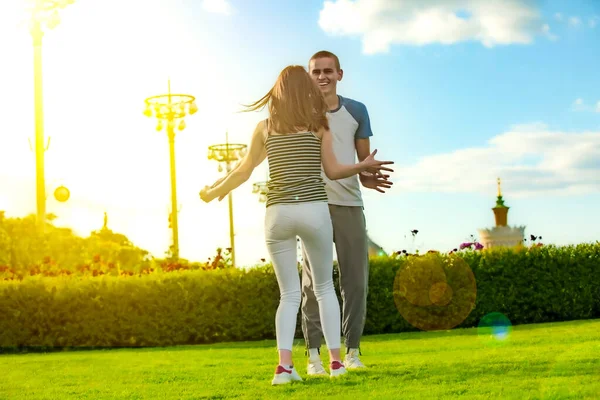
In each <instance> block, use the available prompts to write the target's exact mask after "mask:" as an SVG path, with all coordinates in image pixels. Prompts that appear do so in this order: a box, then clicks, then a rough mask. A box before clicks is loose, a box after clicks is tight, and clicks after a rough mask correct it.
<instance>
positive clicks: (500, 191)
mask: <svg viewBox="0 0 600 400" xmlns="http://www.w3.org/2000/svg"><path fill="white" fill-rule="evenodd" d="M498 197H502V190H501V189H500V178H498Z"/></svg>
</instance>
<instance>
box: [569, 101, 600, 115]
mask: <svg viewBox="0 0 600 400" xmlns="http://www.w3.org/2000/svg"><path fill="white" fill-rule="evenodd" d="M571 109H572V110H573V111H592V112H594V111H595V112H600V101H598V102H597V103H596V105H593V104H589V105H588V104H587V103H586V102H585V101H584V100H583V99H581V98H579V99H577V100H575V101H574V102H573V105H572V107H571Z"/></svg>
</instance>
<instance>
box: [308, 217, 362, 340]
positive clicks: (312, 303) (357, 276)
mask: <svg viewBox="0 0 600 400" xmlns="http://www.w3.org/2000/svg"><path fill="white" fill-rule="evenodd" d="M329 213H330V215H331V221H332V223H333V242H334V243H335V248H336V253H337V259H338V267H339V274H340V293H341V295H342V333H343V335H344V339H345V340H344V344H345V346H346V349H349V348H359V347H360V337H361V336H362V333H363V329H364V327H365V320H366V316H367V292H368V283H369V253H368V244H367V231H366V222H365V215H364V212H363V208H362V207H348V206H336V205H329ZM332 245H333V244H332ZM302 258H303V265H302V267H303V268H302V332H303V333H304V340H305V341H306V346H307V348H309V349H313V348H320V347H321V337H322V335H323V334H322V329H321V323H320V319H319V305H318V303H317V298H316V297H315V294H314V290H313V281H312V277H311V270H310V263H309V262H308V257H307V256H306V251H305V250H304V246H302Z"/></svg>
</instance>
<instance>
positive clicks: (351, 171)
mask: <svg viewBox="0 0 600 400" xmlns="http://www.w3.org/2000/svg"><path fill="white" fill-rule="evenodd" d="M319 136H320V137H321V163H322V164H323V170H324V171H325V175H327V177H328V178H329V179H331V180H337V179H343V178H348V177H350V176H352V175H356V174H358V173H361V172H363V171H369V172H374V173H381V171H392V172H393V170H392V169H390V168H386V167H384V165H386V164H393V163H394V162H393V161H379V160H376V159H375V154H377V150H375V151H373V152H372V153H371V154H369V156H368V157H367V158H365V159H364V160H363V161H361V162H359V163H357V164H352V165H344V164H340V163H338V161H337V157H336V156H335V153H334V152H333V138H332V136H331V132H330V131H329V130H328V129H321V130H320V131H319Z"/></svg>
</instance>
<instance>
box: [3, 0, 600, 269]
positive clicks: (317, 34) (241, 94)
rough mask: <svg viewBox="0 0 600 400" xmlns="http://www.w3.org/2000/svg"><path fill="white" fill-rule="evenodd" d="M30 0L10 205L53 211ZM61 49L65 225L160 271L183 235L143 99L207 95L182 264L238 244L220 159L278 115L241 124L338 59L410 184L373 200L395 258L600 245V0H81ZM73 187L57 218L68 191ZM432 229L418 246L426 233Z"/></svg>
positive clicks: (161, 146)
mask: <svg viewBox="0 0 600 400" xmlns="http://www.w3.org/2000/svg"><path fill="white" fill-rule="evenodd" d="M25 3H26V1H25V0H5V1H3V2H2V5H1V6H0V58H1V60H2V62H1V63H0V93H1V96H0V116H2V128H1V129H0V210H1V209H4V210H6V214H7V215H8V216H14V217H18V216H24V215H27V214H31V213H35V207H36V203H35V156H34V153H33V152H32V151H31V150H30V147H29V144H28V140H30V141H31V143H32V144H33V143H34V124H33V122H34V106H33V50H32V43H31V37H30V35H29V33H28V30H27V23H26V21H27V20H26V14H25V13H24V12H23V10H24V5H25ZM60 17H61V22H60V24H59V25H58V26H57V27H56V28H55V29H53V30H49V31H47V32H46V34H45V37H44V45H43V46H44V47H43V79H44V121H45V135H46V136H47V137H49V138H50V142H49V147H48V150H47V152H46V187H47V195H48V201H47V208H48V212H52V213H54V214H56V215H58V219H57V220H56V221H55V223H56V225H58V226H69V227H72V228H73V229H74V230H75V231H76V232H77V233H79V234H81V235H88V234H89V233H90V232H91V231H92V230H96V229H99V228H101V227H102V224H103V217H104V212H105V211H106V212H107V214H108V225H109V228H111V229H112V230H114V231H117V232H120V233H123V234H125V235H127V236H128V237H129V238H130V239H131V240H132V241H133V242H134V243H135V244H136V245H138V246H140V247H142V248H144V249H147V250H149V251H150V252H152V253H153V254H154V255H155V256H158V257H161V256H163V255H164V252H165V251H166V250H167V248H168V246H169V244H170V240H171V233H170V230H169V228H168V214H169V210H170V180H169V179H170V178H169V153H168V142H167V138H166V134H165V132H164V131H162V132H157V131H156V130H155V126H156V121H155V120H152V119H149V118H147V117H145V116H144V115H143V111H144V99H145V98H146V97H149V96H153V95H158V94H163V93H165V92H166V91H167V88H168V81H169V79H170V81H171V89H172V91H173V92H178V93H186V94H191V95H193V96H195V98H196V102H197V104H198V107H199V111H198V112H197V113H196V114H194V115H191V116H188V117H187V118H186V124H187V127H186V129H185V130H183V131H182V132H178V133H177V137H176V163H177V188H178V202H179V225H180V229H179V243H180V249H181V256H182V257H184V258H187V259H190V260H195V261H204V260H206V259H207V258H208V257H210V256H212V255H214V253H215V249H216V248H217V247H228V246H229V221H228V208H227V201H223V202H217V201H215V202H212V203H210V204H205V203H203V202H202V201H201V200H200V199H199V196H198V192H199V190H200V189H201V188H202V187H203V186H204V185H210V184H212V183H213V182H214V181H215V180H216V179H218V178H219V177H220V176H222V174H221V173H219V171H218V165H217V164H216V163H215V162H214V161H209V160H208V159H207V149H208V146H209V145H212V144H217V143H223V142H224V141H225V133H226V132H228V134H229V140H230V142H233V143H244V144H248V143H249V140H250V136H251V133H252V131H253V128H254V126H255V125H256V123H258V122H259V121H260V120H261V119H264V118H265V117H266V113H265V111H262V112H253V113H240V111H241V110H242V109H243V104H249V103H251V102H253V101H255V100H257V99H259V98H260V97H262V96H263V95H264V94H265V93H266V92H267V91H268V90H269V88H270V87H271V86H272V85H273V83H274V82H275V79H276V78H277V75H278V74H279V72H280V71H281V69H283V68H284V67H285V66H287V65H290V64H299V65H304V66H306V65H307V63H308V60H309V58H310V56H311V55H312V54H314V53H315V52H317V51H319V50H329V51H332V52H334V53H335V54H337V55H338V56H339V58H340V61H341V64H342V68H343V70H344V78H343V80H342V81H341V82H339V84H338V93H339V94H341V95H342V96H345V97H349V98H352V99H355V100H358V101H360V102H362V103H364V104H365V105H366V107H367V110H368V111H369V115H370V118H371V125H372V129H373V133H374V136H373V137H372V138H371V147H372V148H373V149H375V148H377V149H379V152H378V156H379V158H381V159H391V160H394V161H395V162H396V164H395V166H394V168H395V172H394V173H393V175H392V179H393V181H394V182H395V184H394V187H393V189H391V190H390V191H388V192H387V193H385V194H380V193H377V192H374V191H372V190H363V197H364V200H365V214H366V218H367V227H368V232H369V235H370V237H371V238H372V239H373V240H374V241H375V242H376V243H378V244H379V245H381V246H382V247H383V248H384V250H385V251H387V252H392V251H397V250H402V249H407V250H411V251H413V250H415V249H419V250H420V251H427V250H428V249H437V250H440V251H449V250H451V249H452V248H454V247H457V246H458V245H459V244H460V243H461V242H463V241H465V240H467V239H469V237H470V235H474V236H475V237H476V238H477V237H478V236H479V234H478V230H479V229H483V228H490V227H492V226H493V225H494V217H493V212H492V210H491V208H492V207H494V205H495V200H496V199H495V197H496V194H497V189H496V178H497V177H500V178H501V179H502V192H503V195H504V199H505V203H506V204H507V205H508V206H509V207H510V210H509V215H508V223H509V225H513V226H525V227H526V228H525V233H526V234H527V235H529V234H534V235H536V236H540V235H541V236H542V237H543V242H544V243H552V244H556V245H566V244H576V243H582V242H594V241H596V240H600V228H599V227H600V213H599V212H598V211H597V207H598V204H600V74H598V65H599V64H600V63H599V62H600V2H598V1H596V0H573V1H569V2H566V1H550V0H548V1H525V0H505V1H500V0H486V1H483V0H481V1H478V0H431V1H427V2H422V1H417V0H403V1H400V0H398V1H383V0H368V1H367V0H355V1H350V0H332V1H321V0H319V1H317V0H303V1H286V2H282V1H267V0H254V1H252V2H249V1H245V0H244V1H242V0H228V1H225V0H203V1H200V0H168V1H167V0H126V1H123V0H103V1H92V0H77V1H75V3H74V4H72V5H69V6H68V7H67V8H65V9H64V10H61V12H60ZM266 178H267V163H266V162H265V163H263V164H262V165H261V166H260V167H259V168H257V169H256V170H255V172H254V174H253V175H252V177H251V179H250V180H249V181H248V182H247V183H245V184H244V185H242V186H240V187H239V188H238V189H236V190H235V191H234V192H233V201H234V211H233V213H234V218H235V230H236V239H235V240H236V259H237V264H238V265H240V266H243V265H252V264H255V263H257V262H259V260H260V259H261V258H266V259H268V254H267V251H266V247H265V245H264V232H263V221H264V209H265V205H264V203H260V202H259V201H258V196H257V195H256V194H253V193H252V183H253V182H258V181H264V180H266ZM60 185H65V186H67V187H68V188H69V189H70V191H71V198H70V200H69V201H68V202H66V203H59V202H57V201H56V200H55V199H54V198H53V197H52V192H53V191H54V189H55V188H56V187H58V186H60ZM414 229H417V230H418V231H419V233H418V234H417V236H416V237H413V236H412V235H411V234H410V231H411V230H414Z"/></svg>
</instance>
